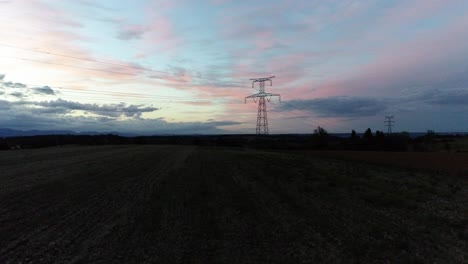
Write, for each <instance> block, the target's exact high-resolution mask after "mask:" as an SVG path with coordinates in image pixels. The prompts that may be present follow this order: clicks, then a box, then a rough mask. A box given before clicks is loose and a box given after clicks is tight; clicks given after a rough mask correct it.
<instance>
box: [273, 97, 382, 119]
mask: <svg viewBox="0 0 468 264" xmlns="http://www.w3.org/2000/svg"><path fill="white" fill-rule="evenodd" d="M386 108H387V106H386V103H385V102H384V101H383V100H380V99H373V98H358V97H328V98H316V99H310V100H291V101H287V102H285V103H283V104H282V105H281V106H280V110H283V111H292V110H302V111H308V112H314V113H316V114H318V115H320V116H323V117H363V116H373V115H376V114H378V113H381V112H382V111H384V110H385V109H386Z"/></svg>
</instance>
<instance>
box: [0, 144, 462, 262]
mask: <svg viewBox="0 0 468 264" xmlns="http://www.w3.org/2000/svg"><path fill="white" fill-rule="evenodd" d="M467 186H468V185H467V181H466V178H464V177H453V176H452V177H446V175H445V174H444V173H443V172H440V171H438V172H433V173H432V172H428V171H417V170H406V169H404V168H391V167H389V166H384V167H381V166H378V165H369V164H365V163H359V162H351V161H344V160H328V159H322V158H320V157H317V155H309V154H304V153H289V152H288V153H278V152H262V151H254V150H241V149H227V148H225V149H215V148H203V147H194V146H193V147H192V146H104V147H63V148H48V149H39V150H18V151H6V152H0V263H337V262H338V263H356V262H361V263H466V261H467V260H468V252H467V249H468V244H467V240H468V229H467V227H468V215H467V212H468V195H467V194H468V190H467Z"/></svg>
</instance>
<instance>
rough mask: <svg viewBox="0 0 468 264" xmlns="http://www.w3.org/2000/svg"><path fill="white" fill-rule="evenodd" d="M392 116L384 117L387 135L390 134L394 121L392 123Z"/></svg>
mask: <svg viewBox="0 0 468 264" xmlns="http://www.w3.org/2000/svg"><path fill="white" fill-rule="evenodd" d="M393 118H394V117H393V116H385V121H384V123H385V125H386V126H387V134H389V135H390V134H392V126H393V123H395V121H393Z"/></svg>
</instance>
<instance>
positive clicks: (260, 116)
mask: <svg viewBox="0 0 468 264" xmlns="http://www.w3.org/2000/svg"><path fill="white" fill-rule="evenodd" d="M273 78H275V76H271V77H266V78H255V79H250V80H252V88H253V87H254V85H255V83H256V82H258V83H259V91H258V93H256V94H252V95H249V96H247V97H245V100H244V103H247V98H252V99H253V101H254V102H257V98H258V113H257V129H256V133H257V135H268V133H269V132H268V118H267V110H266V102H265V98H266V100H267V101H268V102H270V100H271V97H274V96H278V97H279V101H281V95H279V94H272V93H265V82H266V81H269V82H270V86H272V85H273V81H272V80H271V79H273Z"/></svg>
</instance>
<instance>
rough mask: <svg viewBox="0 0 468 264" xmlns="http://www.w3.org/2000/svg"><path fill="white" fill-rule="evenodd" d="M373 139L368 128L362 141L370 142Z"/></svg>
mask: <svg viewBox="0 0 468 264" xmlns="http://www.w3.org/2000/svg"><path fill="white" fill-rule="evenodd" d="M373 137H374V136H373V135H372V130H371V129H370V128H368V129H367V130H366V132H364V136H363V138H364V139H367V140H372V138H373Z"/></svg>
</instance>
